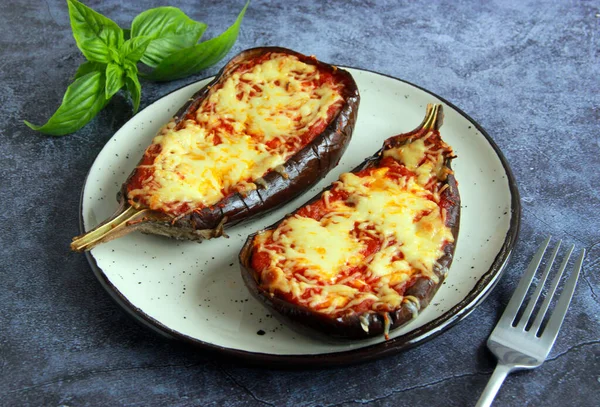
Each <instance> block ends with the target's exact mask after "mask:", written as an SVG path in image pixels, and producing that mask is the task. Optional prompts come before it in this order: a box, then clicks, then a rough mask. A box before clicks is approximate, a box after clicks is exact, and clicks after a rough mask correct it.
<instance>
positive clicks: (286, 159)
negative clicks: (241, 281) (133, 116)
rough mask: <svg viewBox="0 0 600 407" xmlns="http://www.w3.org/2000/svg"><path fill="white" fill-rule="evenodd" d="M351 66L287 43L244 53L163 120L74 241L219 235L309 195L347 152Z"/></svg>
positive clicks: (86, 244) (90, 243) (79, 244)
mask: <svg viewBox="0 0 600 407" xmlns="http://www.w3.org/2000/svg"><path fill="white" fill-rule="evenodd" d="M359 100H360V97H359V93H358V87H357V86H356V83H355V82H354V79H353V78H352V76H351V75H350V73H349V72H347V71H345V70H343V69H339V68H337V67H335V66H333V65H329V64H325V63H323V62H320V61H317V59H316V58H315V57H312V56H305V55H302V54H299V53H297V52H294V51H292V50H289V49H285V48H279V47H263V48H254V49H250V50H246V51H243V52H241V53H240V54H238V55H237V56H235V57H234V58H233V59H232V60H231V61H229V62H228V63H227V64H226V65H225V66H224V67H223V69H222V70H221V71H220V72H219V74H218V75H217V76H216V77H215V79H214V80H213V81H211V82H210V83H209V84H208V85H206V86H205V87H204V88H202V89H201V90H200V91H198V92H197V93H196V94H195V95H194V96H193V97H192V98H191V99H190V100H189V101H188V102H187V103H186V104H185V105H184V106H183V107H182V108H181V109H180V110H179V111H178V112H177V114H176V115H175V117H173V119H172V120H171V121H170V122H169V123H167V124H166V125H165V126H164V127H163V128H162V129H161V130H160V132H159V134H158V135H157V136H156V137H155V138H154V139H153V141H152V144H151V145H150V146H149V147H148V148H147V149H146V151H145V153H144V155H143V157H142V159H141V160H140V162H139V163H138V165H137V167H136V168H135V170H134V171H133V172H132V174H131V175H130V176H129V177H128V179H127V180H126V182H125V183H124V184H123V186H122V188H121V191H120V193H119V195H118V197H117V200H118V202H119V208H118V210H117V211H116V213H115V214H114V215H113V216H112V217H111V218H109V219H108V220H107V221H105V222H104V223H103V224H101V225H100V226H98V227H96V228H95V229H94V230H92V231H90V232H88V233H86V234H84V235H81V236H78V237H75V238H74V239H73V242H72V243H71V248H72V249H73V250H75V251H84V250H89V249H91V248H93V247H94V246H96V245H97V244H99V243H102V242H106V241H108V240H112V239H115V238H117V237H120V236H123V235H125V234H127V233H130V232H132V231H134V230H139V231H141V232H145V233H151V234H157V235H164V236H168V237H173V238H178V239H189V240H197V241H200V240H204V239H210V238H214V237H218V236H222V235H223V234H224V233H225V232H224V230H225V229H226V228H227V227H229V226H232V225H235V224H237V223H239V222H241V221H244V220H247V219H250V218H251V217H253V216H255V215H258V214H261V213H264V212H266V211H268V210H271V209H274V208H276V207H278V206H280V205H282V204H284V203H286V202H287V201H289V200H291V199H293V198H294V197H296V196H297V195H299V194H301V193H302V192H304V191H306V190H307V189H308V188H310V187H311V186H312V185H314V184H315V183H316V182H317V181H319V180H320V179H321V178H322V177H324V176H325V175H326V174H327V173H328V172H329V171H330V170H331V169H332V168H333V167H335V166H336V165H337V163H338V162H339V160H340V158H341V156H342V154H343V153H344V151H345V149H346V147H347V146H348V143H349V141H350V138H351V136H352V131H353V129H354V124H355V122H356V118H357V113H358V106H359Z"/></svg>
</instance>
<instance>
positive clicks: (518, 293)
mask: <svg viewBox="0 0 600 407" xmlns="http://www.w3.org/2000/svg"><path fill="white" fill-rule="evenodd" d="M550 237H551V236H548V237H547V238H546V240H544V242H543V243H542V244H541V246H540V248H539V249H538V251H537V252H536V253H535V256H533V259H531V263H529V266H528V267H527V270H526V271H525V273H524V274H523V277H521V281H519V285H518V286H517V289H516V290H515V292H514V294H513V296H512V297H511V299H510V301H509V302H508V305H507V306H506V309H505V310H504V312H503V313H502V317H500V322H498V325H500V323H507V324H511V325H512V321H513V320H514V319H515V317H516V315H517V311H519V308H520V307H521V303H522V302H523V299H524V298H525V295H527V290H528V289H529V286H530V285H531V280H532V279H533V276H534V275H535V272H536V271H537V269H538V267H539V265H540V262H541V261H542V257H544V253H545V252H546V248H547V247H548V243H550ZM507 320H508V321H507Z"/></svg>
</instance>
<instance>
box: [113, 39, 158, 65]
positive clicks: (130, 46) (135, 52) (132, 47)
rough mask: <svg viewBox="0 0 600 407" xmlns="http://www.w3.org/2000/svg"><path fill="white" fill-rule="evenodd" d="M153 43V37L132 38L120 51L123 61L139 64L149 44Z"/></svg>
mask: <svg viewBox="0 0 600 407" xmlns="http://www.w3.org/2000/svg"><path fill="white" fill-rule="evenodd" d="M150 41H152V38H151V37H135V38H131V39H129V40H127V41H125V42H124V43H123V46H122V47H121V49H120V50H119V51H120V53H121V56H122V57H123V59H126V60H129V61H132V62H137V61H139V60H140V58H141V57H142V55H144V52H145V51H146V48H147V47H148V44H150Z"/></svg>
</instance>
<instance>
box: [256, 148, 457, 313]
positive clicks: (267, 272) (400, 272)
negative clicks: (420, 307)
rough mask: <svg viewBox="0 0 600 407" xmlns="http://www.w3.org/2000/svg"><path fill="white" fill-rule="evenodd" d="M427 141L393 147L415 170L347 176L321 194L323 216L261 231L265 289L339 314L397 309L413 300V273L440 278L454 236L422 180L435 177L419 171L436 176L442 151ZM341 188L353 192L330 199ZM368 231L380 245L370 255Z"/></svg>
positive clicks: (392, 153) (384, 169)
mask: <svg viewBox="0 0 600 407" xmlns="http://www.w3.org/2000/svg"><path fill="white" fill-rule="evenodd" d="M421 141H422V140H417V141H416V142H413V143H409V144H407V145H404V146H402V147H400V148H394V149H390V150H388V152H387V156H390V157H394V158H395V159H397V160H398V161H400V162H402V163H403V164H405V165H404V166H405V168H406V169H408V170H410V175H408V176H405V177H397V176H390V175H391V172H393V170H392V169H390V168H389V167H380V168H377V169H374V170H371V171H370V172H368V173H367V174H358V175H357V174H353V173H345V174H342V175H341V176H340V180H339V181H338V182H337V183H336V184H334V187H333V189H332V190H331V191H332V192H329V191H328V192H325V193H324V195H323V196H322V200H323V202H324V203H325V206H326V210H327V211H326V213H325V214H324V215H323V216H322V217H321V218H320V219H319V220H315V219H312V218H308V217H303V216H300V215H298V214H296V215H294V216H292V217H290V218H288V219H286V220H284V221H283V222H282V223H281V224H280V225H279V226H278V227H277V228H276V229H275V230H274V231H266V232H264V233H262V234H259V235H258V236H257V238H256V240H255V243H254V247H255V250H257V251H258V252H259V253H260V252H262V253H265V254H267V255H268V258H269V266H268V267H266V268H264V269H263V270H262V279H261V281H262V284H263V287H265V288H267V289H268V290H269V291H271V292H276V291H277V292H280V293H284V294H286V295H287V296H288V297H291V298H293V299H294V301H296V302H298V303H300V304H302V305H305V306H309V307H310V308H312V309H316V310H319V311H320V312H322V313H326V314H339V313H340V312H341V313H343V312H344V311H346V310H349V311H351V309H352V308H354V307H356V306H358V305H359V304H362V303H368V304H370V306H369V308H370V309H373V310H384V311H389V310H393V309H396V308H398V307H399V306H400V305H401V304H403V303H404V302H406V301H410V298H405V297H404V295H403V294H404V291H405V290H406V288H407V287H406V285H407V284H409V283H410V282H411V281H414V279H415V278H417V277H423V278H429V279H432V280H433V281H436V282H437V280H438V277H437V275H436V274H435V273H434V271H433V268H434V265H435V264H436V261H437V259H439V258H440V257H441V256H442V255H443V248H444V246H445V244H446V243H449V242H453V241H454V238H453V235H452V233H451V230H450V228H449V227H447V226H446V225H445V218H444V210H443V209H442V208H441V207H440V205H439V195H438V194H437V193H432V191H431V190H430V189H428V188H426V187H425V185H424V184H426V183H428V181H429V178H430V177H429V176H428V177H425V176H422V175H421V172H420V167H422V166H426V168H429V169H430V175H432V172H431V170H432V169H433V168H437V166H438V164H437V163H436V162H435V161H436V160H438V159H439V160H441V161H442V164H443V155H442V154H441V153H440V154H437V152H429V151H428V150H429V149H428V148H427V147H426V145H425V144H424V143H423V142H421ZM426 158H427V159H426ZM430 158H431V160H430ZM432 160H433V161H432ZM388 173H390V174H388ZM433 176H435V172H433ZM422 181H424V182H422ZM434 189H435V188H434ZM342 192H343V194H344V196H347V198H345V199H337V200H333V201H331V200H330V196H331V195H332V194H335V193H338V194H339V193H342ZM365 234H366V235H368V236H369V239H373V238H376V239H377V240H378V242H379V247H380V248H379V250H378V251H376V252H375V253H372V254H370V255H367V256H366V257H365V255H364V254H363V253H365V252H368V249H367V244H368V240H369V239H364V238H363V236H365Z"/></svg>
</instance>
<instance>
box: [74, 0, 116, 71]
mask: <svg viewBox="0 0 600 407" xmlns="http://www.w3.org/2000/svg"><path fill="white" fill-rule="evenodd" d="M67 2H68V6H69V18H70V20H71V28H72V30H73V37H75V42H77V46H78V47H79V49H80V50H81V52H82V53H83V55H84V56H85V57H86V58H87V59H89V60H90V61H97V62H105V63H108V62H111V61H112V60H113V57H111V53H110V49H111V48H112V49H118V48H120V47H121V45H122V44H123V30H122V29H121V28H120V27H119V26H118V25H117V24H116V23H115V22H114V21H112V20H111V19H109V18H107V17H104V16H103V15H102V14H100V13H97V12H95V11H94V10H92V9H91V8H89V7H87V6H85V5H83V4H81V3H80V2H78V1H77V0H67Z"/></svg>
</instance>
